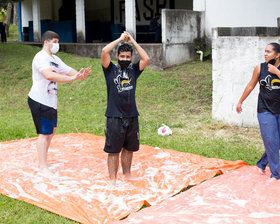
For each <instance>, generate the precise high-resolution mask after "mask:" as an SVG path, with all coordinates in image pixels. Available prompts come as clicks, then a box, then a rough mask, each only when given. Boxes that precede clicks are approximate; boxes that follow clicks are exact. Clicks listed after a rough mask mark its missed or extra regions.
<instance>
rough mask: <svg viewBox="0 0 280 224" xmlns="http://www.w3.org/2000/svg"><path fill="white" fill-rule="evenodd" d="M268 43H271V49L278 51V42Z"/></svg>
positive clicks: (279, 46) (279, 50) (279, 45)
mask: <svg viewBox="0 0 280 224" xmlns="http://www.w3.org/2000/svg"><path fill="white" fill-rule="evenodd" d="M269 45H271V46H272V47H273V50H274V51H275V52H276V53H280V44H278V43H270V44H269Z"/></svg>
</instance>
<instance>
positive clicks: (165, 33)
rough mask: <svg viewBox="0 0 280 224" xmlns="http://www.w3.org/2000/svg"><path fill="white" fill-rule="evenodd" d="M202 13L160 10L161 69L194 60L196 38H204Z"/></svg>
mask: <svg viewBox="0 0 280 224" xmlns="http://www.w3.org/2000/svg"><path fill="white" fill-rule="evenodd" d="M203 15H204V13H203V12H194V11H190V10H172V9H164V10H162V44H163V59H164V61H163V67H164V68H166V67H170V66H173V65H176V64H182V63H184V62H187V61H191V60H193V59H194V58H195V55H196V52H195V49H194V47H195V43H194V41H195V40H196V39H197V38H204V16H203Z"/></svg>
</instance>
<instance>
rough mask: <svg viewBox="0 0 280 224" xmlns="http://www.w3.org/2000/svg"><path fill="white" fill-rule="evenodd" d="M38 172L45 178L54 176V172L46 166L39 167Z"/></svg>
mask: <svg viewBox="0 0 280 224" xmlns="http://www.w3.org/2000/svg"><path fill="white" fill-rule="evenodd" d="M39 174H40V175H42V176H44V177H46V178H55V177H56V176H55V174H53V173H52V172H51V171H50V170H49V169H48V168H47V167H45V168H40V170H39Z"/></svg>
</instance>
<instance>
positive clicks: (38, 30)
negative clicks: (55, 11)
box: [32, 0, 41, 42]
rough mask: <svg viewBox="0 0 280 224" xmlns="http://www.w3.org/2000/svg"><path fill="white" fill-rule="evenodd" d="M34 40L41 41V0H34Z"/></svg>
mask: <svg viewBox="0 0 280 224" xmlns="http://www.w3.org/2000/svg"><path fill="white" fill-rule="evenodd" d="M32 14H33V37H34V42H41V21H40V18H41V13H40V0H32Z"/></svg>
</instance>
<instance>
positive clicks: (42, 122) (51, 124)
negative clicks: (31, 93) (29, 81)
mask: <svg viewBox="0 0 280 224" xmlns="http://www.w3.org/2000/svg"><path fill="white" fill-rule="evenodd" d="M28 105H29V108H30V110H31V114H32V118H33V121H34V124H35V127H36V131H37V134H43V135H51V134H52V133H53V130H54V128H56V126H57V110H56V109H54V108H52V107H48V106H46V105H43V104H41V103H38V102H36V101H34V100H32V99H31V98H30V97H28Z"/></svg>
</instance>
